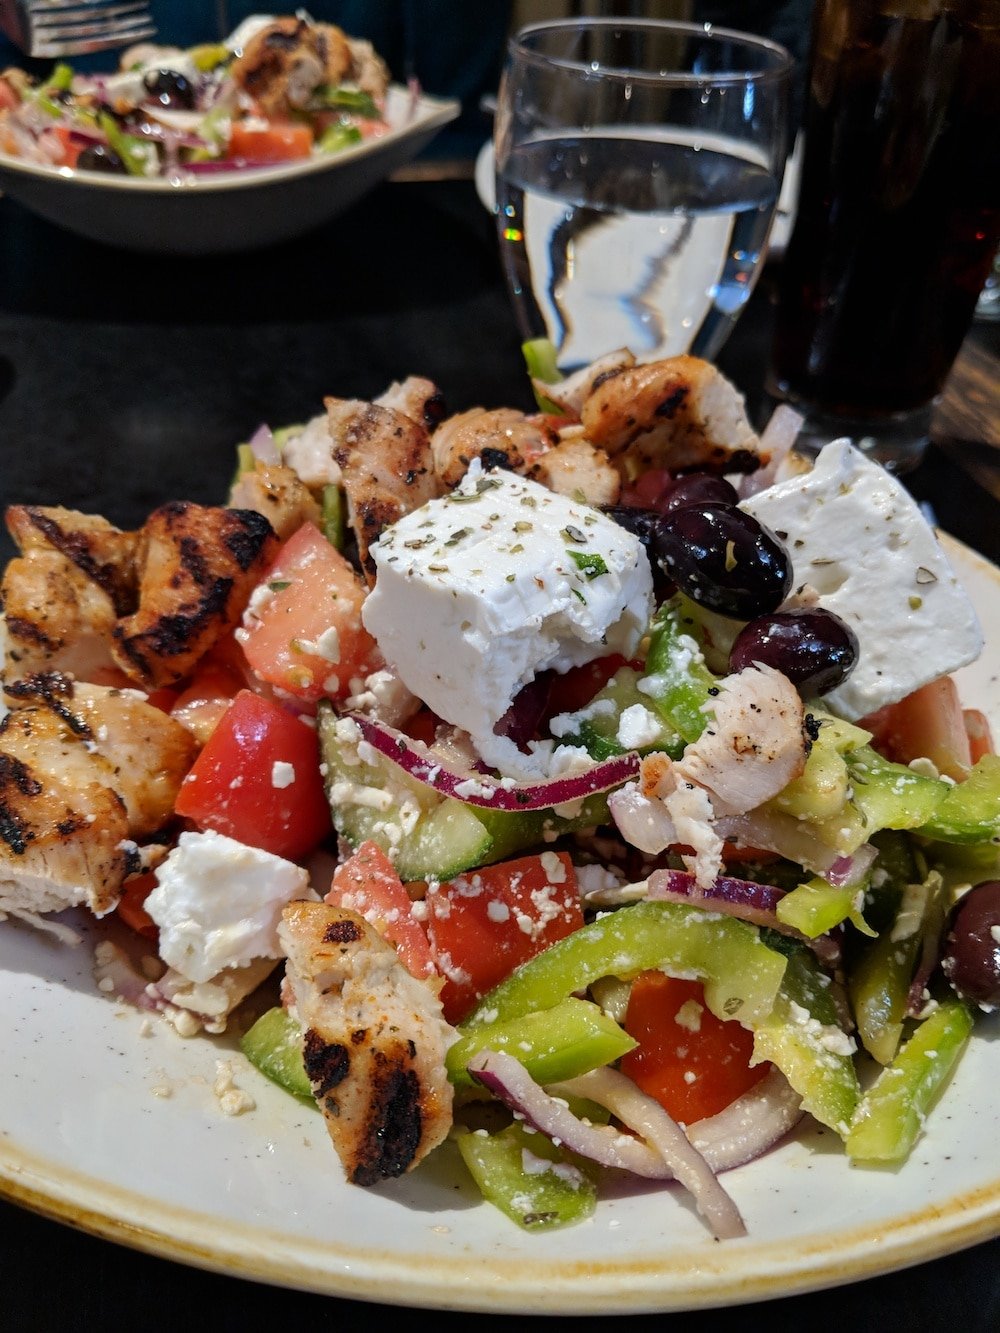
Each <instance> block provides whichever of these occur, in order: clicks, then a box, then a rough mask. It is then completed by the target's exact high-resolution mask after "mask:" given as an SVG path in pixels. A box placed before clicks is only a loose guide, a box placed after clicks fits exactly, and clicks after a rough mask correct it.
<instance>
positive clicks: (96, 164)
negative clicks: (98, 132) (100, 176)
mask: <svg viewBox="0 0 1000 1333" xmlns="http://www.w3.org/2000/svg"><path fill="white" fill-rule="evenodd" d="M76 165H77V167H78V168H79V169H80V170H81V171H106V172H111V173H113V174H115V175H118V176H121V175H123V174H125V163H124V162H123V161H122V160H121V158H120V157H119V156H118V154H117V153H116V152H115V150H114V149H113V148H112V147H111V146H110V145H109V144H104V143H92V144H88V145H87V147H86V148H85V149H84V150H83V152H82V153H81V154H80V156H79V157H78V158H77V159H76Z"/></svg>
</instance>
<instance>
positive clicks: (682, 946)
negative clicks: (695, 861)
mask: <svg viewBox="0 0 1000 1333" xmlns="http://www.w3.org/2000/svg"><path fill="white" fill-rule="evenodd" d="M647 968H662V969H663V970H664V971H666V972H670V973H672V974H676V975H677V976H681V977H698V978H700V979H701V980H702V981H703V982H704V983H705V1001H706V1003H707V1005H708V1007H709V1008H710V1009H711V1011H712V1013H713V1014H715V1015H716V1017H718V1018H724V1019H725V1018H737V1019H739V1021H740V1022H741V1023H742V1024H743V1025H744V1026H745V1027H752V1026H753V1025H754V1024H755V1023H756V1022H758V1021H760V1020H761V1019H762V1018H763V1017H765V1016H766V1015H767V1014H768V1013H769V1012H770V1010H771V1007H772V1006H773V1004H774V1001H775V997H776V996H777V994H778V988H779V986H780V984H781V978H782V976H783V975H784V971H785V959H784V958H783V957H782V956H781V954H780V953H777V952H776V951H775V950H774V949H770V948H768V946H767V945H766V944H765V943H764V941H763V940H762V939H761V936H760V933H759V931H758V930H757V929H756V927H754V926H751V925H748V924H747V923H746V922H745V921H738V920H737V919H736V918H735V917H731V916H722V915H718V914H714V913H709V912H704V911H702V910H700V909H699V908H697V907H689V906H687V904H685V903H666V902H648V901H647V902H639V903H634V904H633V905H632V906H629V907H622V908H619V909H618V910H616V911H614V912H610V913H608V915H607V916H602V917H598V918H597V919H596V920H595V921H591V922H590V923H589V924H588V925H586V926H583V927H581V929H580V930H576V931H574V932H573V933H572V934H571V935H567V936H566V937H565V938H564V939H562V940H558V941H557V942H556V943H555V944H553V945H550V946H549V948H548V949H545V950H543V951H542V952H541V953H540V954H536V955H535V957H534V958H531V959H529V960H528V962H526V963H522V964H521V966H520V967H518V968H515V970H514V971H513V972H512V973H511V975H510V976H509V977H507V978H505V980H503V981H502V982H500V984H499V985H498V986H495V987H494V989H493V990H492V991H490V992H489V993H488V994H487V995H485V996H484V997H483V998H482V999H481V1000H480V1002H479V1004H478V1005H477V1006H476V1008H475V1009H474V1010H473V1012H472V1014H471V1015H470V1016H469V1018H468V1019H467V1020H466V1024H465V1026H466V1028H467V1029H471V1028H474V1027H478V1026H481V1025H483V1024H488V1025H490V1028H491V1029H492V1026H493V1025H495V1024H497V1023H502V1022H506V1021H507V1020H509V1019H513V1018H518V1017H520V1016H521V1015H522V1014H529V1013H533V1012H535V1011H537V1010H540V1009H551V1008H553V1007H554V1006H555V1005H557V1004H559V1003H560V1002H561V1001H562V1000H564V999H566V998H567V997H568V996H570V995H572V994H574V993H576V992H579V991H582V990H584V989H585V988H586V987H587V986H589V985H590V984H591V983H592V982H594V981H597V980H598V979H599V978H601V977H605V976H619V977H622V978H626V979H627V978H630V977H634V976H636V975H637V974H638V973H639V972H643V971H645V970H646V969H647Z"/></svg>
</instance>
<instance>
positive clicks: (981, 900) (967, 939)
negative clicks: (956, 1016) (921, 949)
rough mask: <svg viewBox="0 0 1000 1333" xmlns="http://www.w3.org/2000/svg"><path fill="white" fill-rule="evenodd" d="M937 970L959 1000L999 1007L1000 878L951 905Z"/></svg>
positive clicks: (985, 883) (973, 889)
mask: <svg viewBox="0 0 1000 1333" xmlns="http://www.w3.org/2000/svg"><path fill="white" fill-rule="evenodd" d="M941 970H942V972H944V974H945V976H946V977H947V978H948V981H949V982H950V983H951V988H952V990H953V991H954V992H955V993H956V995H958V996H960V997H961V998H962V999H964V1000H971V1001H973V1002H974V1003H975V1004H981V1005H984V1006H985V1007H986V1008H989V1009H995V1008H997V1007H998V1006H1000V880H998V879H987V880H984V881H983V883H982V884H977V885H975V887H974V888H971V889H969V891H968V893H966V894H965V895H964V896H963V897H962V898H959V900H958V902H957V903H956V904H955V906H954V907H953V908H952V910H951V913H950V915H949V918H948V928H947V931H946V934H945V942H944V949H943V951H942V954H941Z"/></svg>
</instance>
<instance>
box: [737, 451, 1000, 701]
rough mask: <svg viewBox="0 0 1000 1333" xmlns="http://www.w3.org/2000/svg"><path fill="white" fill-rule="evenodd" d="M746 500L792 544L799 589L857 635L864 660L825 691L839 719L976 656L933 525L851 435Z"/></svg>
mask: <svg viewBox="0 0 1000 1333" xmlns="http://www.w3.org/2000/svg"><path fill="white" fill-rule="evenodd" d="M740 507H741V508H742V509H744V510H746V511H747V513H750V514H752V515H753V516H754V517H755V518H757V519H759V520H760V522H761V523H763V524H765V525H766V526H767V527H768V528H770V529H771V531H772V532H774V533H775V534H776V535H777V536H778V538H779V539H780V540H781V541H782V542H783V543H784V545H785V547H786V549H787V550H788V553H789V556H790V557H791V560H792V565H793V568H794V577H795V587H796V589H799V588H800V587H802V586H804V585H806V584H808V585H810V586H811V590H814V591H815V595H816V599H817V601H818V604H819V605H820V606H822V607H825V608H826V609H827V610H829V611H833V612H834V613H835V614H836V615H838V616H840V618H841V619H842V620H843V621H845V622H846V623H847V624H848V625H849V626H850V627H851V628H852V629H853V630H854V632H855V634H856V635H857V636H858V644H859V648H860V655H859V658H858V662H857V665H856V666H855V668H854V670H853V671H852V672H851V674H850V675H849V676H848V677H847V679H846V680H845V681H844V683H843V684H842V685H839V686H838V687H837V688H836V689H835V690H831V691H830V693H829V694H827V695H825V696H824V698H825V701H826V702H827V703H828V704H829V706H830V708H831V709H833V711H834V712H836V713H838V714H839V715H840V716H842V717H845V718H847V719H848V720H849V721H852V722H853V721H857V720H858V719H859V718H862V717H866V716H867V715H868V714H869V713H873V712H875V711H876V710H877V709H879V708H882V707H884V706H885V705H886V704H890V703H895V702H896V701H897V700H898V699H902V698H904V697H905V696H906V695H907V694H910V693H911V692H912V691H913V690H915V689H918V688H919V687H920V686H921V685H926V684H927V683H928V682H929V681H932V680H936V679H937V678H938V677H939V676H943V675H946V674H948V673H950V672H952V671H956V670H957V669H958V668H959V667H962V666H965V665H966V664H967V663H969V662H972V661H974V660H975V658H977V657H978V656H979V653H980V652H981V650H982V646H983V636H982V631H981V629H980V626H979V622H978V620H977V619H976V613H975V610H974V609H973V606H972V603H971V602H970V600H969V598H968V596H967V595H966V593H965V591H964V590H963V588H962V587H961V585H960V583H959V581H958V579H957V578H956V576H955V574H954V572H953V570H952V568H951V566H950V565H949V563H948V560H947V558H946V556H945V554H944V552H943V550H942V549H941V546H940V544H939V542H938V540H937V537H936V536H935V534H934V530H933V529H932V528H931V527H930V525H929V524H928V523H927V521H926V520H925V518H924V516H923V514H922V513H921V511H920V507H919V506H918V504H917V503H916V501H915V500H914V499H913V497H912V496H911V495H910V494H909V492H908V491H907V490H906V489H905V488H904V487H903V485H902V483H901V482H899V481H898V480H897V479H896V478H895V477H893V476H892V475H891V474H890V473H888V472H886V470H885V469H884V468H883V467H881V466H880V464H878V463H875V462H873V461H872V460H871V459H869V458H866V457H865V455H864V454H863V453H862V452H861V451H860V450H859V449H856V448H855V447H854V446H853V445H852V444H851V443H850V442H849V441H848V440H834V441H833V443H832V444H828V445H827V446H826V447H825V448H824V449H822V450H821V451H820V453H819V455H818V457H817V459H816V462H815V464H814V466H813V468H812V470H811V471H809V472H806V473H802V474H801V475H798V476H794V477H791V478H789V479H788V480H787V481H783V482H779V483H778V484H777V485H775V486H771V487H769V488H767V489H766V490H763V491H760V492H759V493H758V494H757V495H754V496H752V497H750V498H749V499H746V500H743V501H742V502H741V505H740ZM793 599H794V594H793Z"/></svg>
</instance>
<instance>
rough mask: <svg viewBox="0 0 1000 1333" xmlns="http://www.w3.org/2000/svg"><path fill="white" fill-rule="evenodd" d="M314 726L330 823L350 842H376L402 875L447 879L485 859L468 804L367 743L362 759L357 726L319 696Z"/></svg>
mask: <svg viewBox="0 0 1000 1333" xmlns="http://www.w3.org/2000/svg"><path fill="white" fill-rule="evenodd" d="M317 727H318V731H319V744H320V752H321V754H322V757H323V763H324V765H325V772H324V776H323V782H324V785H325V788H326V794H327V799H328V800H329V802H330V809H331V811H332V814H333V826H334V828H335V829H336V830H337V833H338V834H339V835H340V836H341V837H342V838H344V839H345V840H346V841H347V842H348V843H350V845H351V846H352V847H359V846H360V845H361V844H362V843H363V842H367V841H371V842H374V843H376V844H377V845H378V846H379V847H381V848H382V850H383V851H384V852H385V853H386V854H387V855H388V856H389V857H391V858H392V862H393V864H394V865H395V867H396V870H397V872H398V874H399V877H400V879H402V880H404V881H405V880H419V879H439V880H448V879H453V878H454V877H455V876H456V875H460V874H461V873H462V871H463V870H469V869H471V868H472V867H473V866H478V865H482V864H483V863H484V862H485V861H486V860H488V859H489V856H490V851H491V849H492V846H493V839H492V837H491V836H490V833H489V832H488V830H487V828H486V826H485V824H484V823H483V822H482V820H480V819H478V818H477V817H476V815H475V814H473V812H472V808H471V807H470V806H467V805H463V803H462V802H461V801H456V800H454V799H452V798H451V797H445V796H438V795H437V793H436V792H434V791H432V790H431V789H430V788H429V787H427V786H425V785H424V784H423V783H421V782H417V780H416V779H415V778H411V777H410V776H409V775H408V774H407V773H405V772H404V771H403V770H402V769H401V768H400V767H399V765H398V764H394V763H392V762H391V760H388V759H386V758H385V757H384V756H382V755H379V754H377V753H376V752H375V751H373V750H371V748H370V747H366V748H365V752H364V753H365V759H364V760H362V759H361V758H360V756H359V753H358V750H359V744H363V742H362V741H361V733H360V732H359V730H358V728H357V726H356V725H355V724H354V723H353V722H351V721H350V719H349V718H340V717H338V716H337V715H336V713H335V712H334V710H333V708H332V707H331V706H330V705H329V704H327V703H326V702H325V701H323V702H321V703H320V706H319V709H318V714H317Z"/></svg>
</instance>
